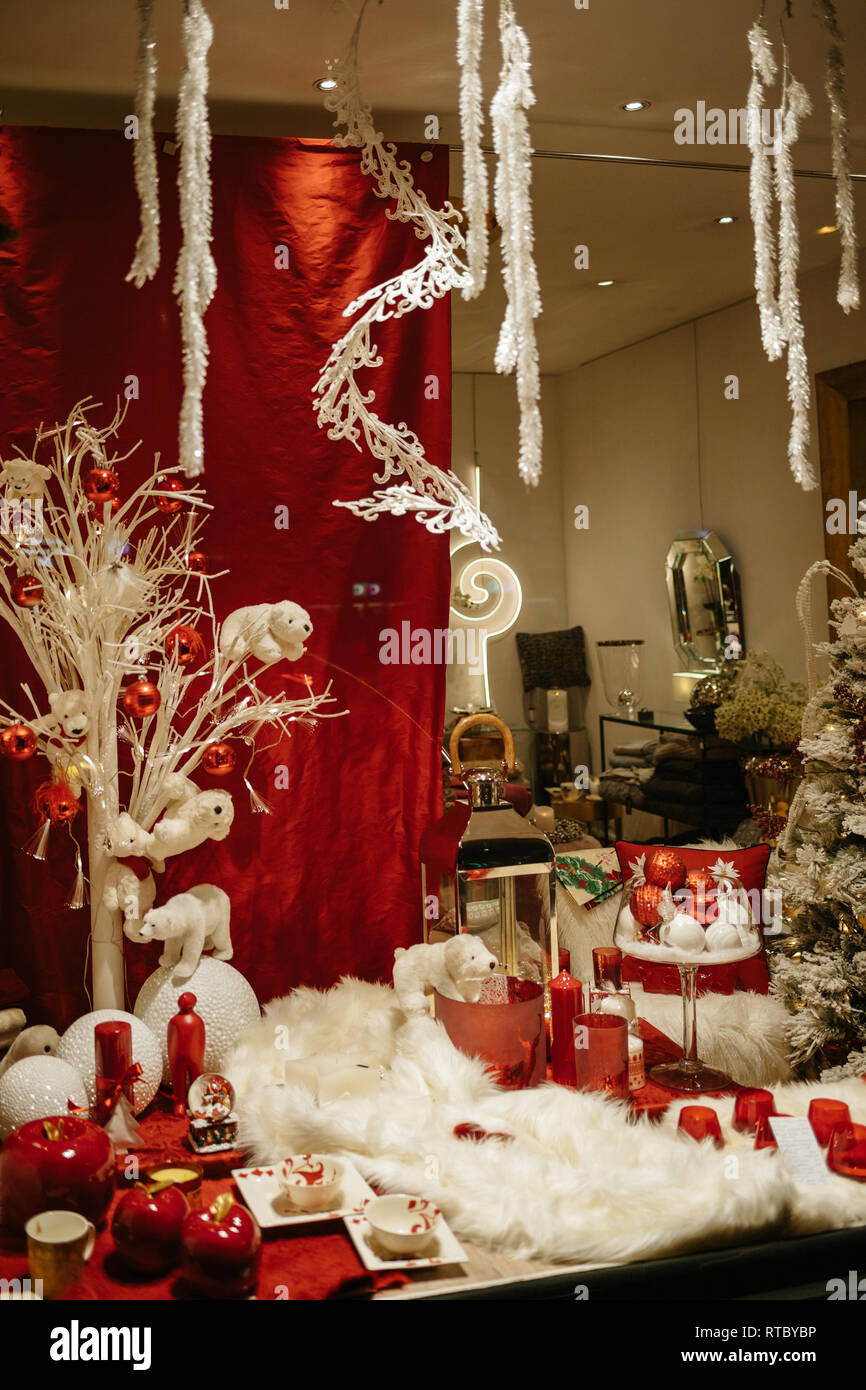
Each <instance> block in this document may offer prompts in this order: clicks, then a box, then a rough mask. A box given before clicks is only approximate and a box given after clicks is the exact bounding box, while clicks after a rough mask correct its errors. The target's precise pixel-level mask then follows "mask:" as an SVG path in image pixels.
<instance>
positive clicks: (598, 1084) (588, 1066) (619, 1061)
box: [574, 1014, 628, 1100]
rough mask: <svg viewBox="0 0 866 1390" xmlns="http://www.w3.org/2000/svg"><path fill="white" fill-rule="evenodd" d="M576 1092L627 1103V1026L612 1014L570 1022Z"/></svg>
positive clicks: (579, 1015)
mask: <svg viewBox="0 0 866 1390" xmlns="http://www.w3.org/2000/svg"><path fill="white" fill-rule="evenodd" d="M574 1071H575V1081H576V1085H577V1087H578V1090H581V1091H604V1092H606V1094H607V1095H609V1096H612V1097H614V1098H616V1099H619V1100H627V1099H628V1025H627V1023H626V1021H625V1019H624V1018H619V1017H617V1015H616V1014H578V1015H577V1017H576V1018H575V1020H574Z"/></svg>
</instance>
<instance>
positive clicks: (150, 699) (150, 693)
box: [122, 680, 162, 719]
mask: <svg viewBox="0 0 866 1390" xmlns="http://www.w3.org/2000/svg"><path fill="white" fill-rule="evenodd" d="M122 703H123V708H124V709H125V710H126V713H127V714H128V715H131V717H132V718H133V719H147V718H148V717H149V716H150V715H151V714H156V711H157V710H158V709H159V707H160V705H161V704H162V696H161V695H160V693H159V690H158V689H157V687H156V686H155V685H154V683H153V681H146V680H138V681H133V683H132V685H130V686H128V687H127V689H126V690H125V691H124V693H123V702H122Z"/></svg>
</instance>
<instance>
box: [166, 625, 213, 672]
mask: <svg viewBox="0 0 866 1390" xmlns="http://www.w3.org/2000/svg"><path fill="white" fill-rule="evenodd" d="M165 650H166V653H167V655H168V656H173V657H176V659H177V664H178V666H191V665H192V664H193V662H194V661H201V659H202V657H203V656H204V652H205V648H204V642H203V641H202V639H201V637H200V636H199V635H198V633H197V632H196V630H195V628H194V627H187V626H186V625H185V624H184V623H179V624H178V626H177V627H173V628H172V630H171V632H170V633H169V634H168V636H167V637H166V639H165Z"/></svg>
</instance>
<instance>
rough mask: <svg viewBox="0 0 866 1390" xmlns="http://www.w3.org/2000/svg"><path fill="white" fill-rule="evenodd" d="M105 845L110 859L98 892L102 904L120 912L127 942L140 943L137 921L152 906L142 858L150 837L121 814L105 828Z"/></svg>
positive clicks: (148, 871)
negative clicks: (110, 855)
mask: <svg viewBox="0 0 866 1390" xmlns="http://www.w3.org/2000/svg"><path fill="white" fill-rule="evenodd" d="M105 838H106V846H107V848H108V850H109V852H110V853H111V854H113V855H114V859H113V860H112V862H111V863H110V864H109V866H108V869H107V871H106V875H105V884H104V886H103V890H102V902H103V905H104V906H105V907H107V908H108V910H109V912H117V911H120V912H122V913H123V918H124V921H123V930H124V933H125V935H126V936H128V937H129V939H130V941H141V940H143V938H142V937H140V936H139V935H138V932H139V929H140V927H141V919H142V917H143V916H144V914H145V913H146V912H147V911H149V909H150V908H152V907H153V904H154V900H155V898H156V883H155V881H154V877H153V874H152V873H151V866H150V864H149V863H148V861H147V859H146V858H145V856H146V855H147V854H148V852H149V850H150V849H151V848H152V845H153V836H152V835H150V834H148V832H147V831H146V830H143V829H142V828H141V826H140V825H139V824H138V823H137V821H134V820H133V819H132V816H131V815H130V814H129V812H128V811H121V813H120V815H119V816H117V817H116V818H115V819H114V820H113V821H112V822H111V823H110V825H109V827H108V834H107V835H106V837H105Z"/></svg>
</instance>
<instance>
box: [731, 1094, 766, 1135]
mask: <svg viewBox="0 0 866 1390" xmlns="http://www.w3.org/2000/svg"><path fill="white" fill-rule="evenodd" d="M775 1113H776V1102H775V1100H774V1099H773V1092H772V1091H763V1090H761V1088H760V1087H759V1086H745V1087H744V1088H743V1089H742V1091H738V1092H737V1098H736V1100H735V1101H734V1119H733V1125H734V1129H736V1130H738V1131H739V1132H740V1134H750V1133H754V1131H755V1130H756V1129H757V1128H758V1125H759V1124H760V1122H761V1120H763V1119H766V1117H767V1116H768V1115H775Z"/></svg>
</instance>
